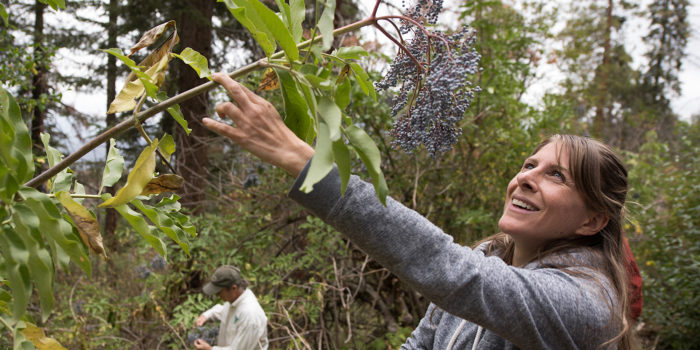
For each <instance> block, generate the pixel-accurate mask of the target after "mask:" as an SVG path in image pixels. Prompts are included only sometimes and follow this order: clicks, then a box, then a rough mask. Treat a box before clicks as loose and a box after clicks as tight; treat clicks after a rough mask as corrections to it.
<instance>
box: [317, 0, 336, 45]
mask: <svg viewBox="0 0 700 350" xmlns="http://www.w3.org/2000/svg"><path fill="white" fill-rule="evenodd" d="M323 4H324V5H325V8H324V9H323V13H322V14H321V19H319V20H318V30H319V31H320V32H321V35H322V36H323V38H322V39H323V46H322V49H323V51H325V50H328V49H330V48H331V45H333V19H334V18H335V0H326V1H325V2H324V3H323Z"/></svg>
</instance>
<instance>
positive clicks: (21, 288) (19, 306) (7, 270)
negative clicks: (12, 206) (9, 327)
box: [0, 225, 32, 321]
mask: <svg viewBox="0 0 700 350" xmlns="http://www.w3.org/2000/svg"><path fill="white" fill-rule="evenodd" d="M2 233H3V234H2V235H0V251H2V257H3V259H4V260H5V263H4V264H3V266H2V268H3V270H2V273H3V277H4V278H7V281H8V282H9V283H8V284H9V285H10V290H11V291H12V298H13V300H12V317H13V319H14V320H15V321H17V320H20V319H21V318H22V316H23V315H24V313H25V310H26V307H27V304H28V302H29V297H30V296H31V293H32V282H31V278H30V276H29V269H28V267H27V264H28V263H29V252H28V251H27V248H26V247H25V245H24V242H23V241H22V239H21V238H20V237H19V235H18V234H17V233H16V232H15V231H14V230H13V229H11V228H9V225H3V226H2Z"/></svg>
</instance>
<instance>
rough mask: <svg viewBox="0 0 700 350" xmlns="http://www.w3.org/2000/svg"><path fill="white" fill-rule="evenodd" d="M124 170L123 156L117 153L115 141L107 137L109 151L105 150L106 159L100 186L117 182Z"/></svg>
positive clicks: (107, 185)
mask: <svg viewBox="0 0 700 350" xmlns="http://www.w3.org/2000/svg"><path fill="white" fill-rule="evenodd" d="M122 171H124V157H122V156H121V154H119V149H117V147H116V141H115V140H114V139H109V151H107V161H106V162H105V169H104V171H102V184H101V185H100V187H109V186H112V185H114V184H115V183H117V181H119V179H120V178H121V177H122Z"/></svg>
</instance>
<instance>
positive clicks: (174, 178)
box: [141, 174, 185, 196]
mask: <svg viewBox="0 0 700 350" xmlns="http://www.w3.org/2000/svg"><path fill="white" fill-rule="evenodd" d="M183 182H185V180H184V179H183V178H182V176H180V175H176V174H163V175H160V176H158V177H156V178H154V179H151V181H149V182H148V184H147V185H146V187H144V188H143V191H141V195H142V196H145V195H147V194H159V193H163V192H176V191H177V190H179V189H180V188H181V187H182V183H183Z"/></svg>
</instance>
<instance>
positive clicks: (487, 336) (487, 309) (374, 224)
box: [289, 164, 618, 350]
mask: <svg viewBox="0 0 700 350" xmlns="http://www.w3.org/2000/svg"><path fill="white" fill-rule="evenodd" d="M308 166H309V164H307V166H306V168H305V169H304V170H303V171H302V173H301V174H300V175H299V177H298V178H297V180H296V182H295V183H294V186H293V187H292V190H291V191H290V192H289V197H290V198H292V199H293V200H295V201H296V202H298V203H299V204H301V205H302V206H304V207H306V208H307V209H308V210H310V211H311V212H312V213H314V214H315V215H317V216H318V217H320V218H321V219H322V220H324V221H325V222H326V223H328V224H329V225H331V226H333V227H334V228H335V229H337V230H338V231H339V232H341V233H342V234H343V235H345V236H346V237H347V238H348V239H350V240H351V241H352V242H353V243H354V244H356V245H357V246H358V247H360V248H361V249H362V250H363V251H364V252H365V253H367V254H368V255H369V256H371V257H372V258H373V259H375V260H376V261H377V262H379V263H380V264H382V265H383V266H384V267H386V268H387V269H389V270H390V271H391V272H393V273H395V274H396V275H397V276H398V277H399V278H400V279H401V280H402V281H403V282H404V283H406V284H408V285H409V286H410V287H411V288H413V289H414V290H416V291H418V292H420V293H421V294H422V295H423V296H424V297H426V298H427V299H428V300H430V301H431V302H432V304H431V305H430V307H429V308H428V310H427V312H426V315H425V317H424V318H423V319H422V320H421V322H420V324H419V325H418V327H417V328H416V329H415V330H414V331H413V333H412V334H411V336H410V337H409V338H408V339H407V340H406V343H405V344H404V345H403V346H402V347H401V349H440V350H442V349H473V344H474V342H475V340H478V341H477V347H475V348H476V349H595V348H597V347H598V346H600V345H601V344H603V343H604V342H606V341H607V340H610V339H611V338H613V337H614V336H615V335H616V334H617V333H618V330H617V329H616V328H615V327H612V326H610V316H611V307H610V305H611V304H612V303H615V302H616V299H615V298H614V293H613V290H612V289H611V287H610V285H609V283H608V280H607V279H606V278H605V277H604V276H602V275H601V274H600V273H598V272H596V271H594V270H592V269H589V268H585V267H580V266H573V267H571V268H570V269H571V270H575V271H577V272H582V273H585V274H587V275H588V276H589V277H588V278H585V277H577V276H574V275H572V274H569V273H566V272H564V271H562V270H560V269H555V268H547V267H546V266H543V265H542V264H538V263H531V264H529V265H527V266H525V267H524V268H518V267H513V266H510V265H507V264H506V263H505V262H504V261H503V260H502V259H500V258H499V257H495V256H485V255H484V253H483V251H482V249H477V250H472V249H470V248H468V247H464V246H461V245H459V244H456V243H454V242H453V239H452V236H450V235H447V234H445V233H444V232H443V231H442V230H441V229H440V228H438V227H436V226H435V225H433V224H432V223H431V222H430V221H428V220H427V219H426V218H424V217H423V216H421V215H420V214H418V213H417V212H415V211H413V210H411V209H409V208H407V207H405V206H403V205H402V204H401V203H399V202H397V201H395V200H393V199H391V198H387V202H386V207H385V206H383V205H382V204H381V203H380V202H379V201H378V200H377V198H376V195H375V192H374V188H373V187H372V185H371V184H368V183H366V182H363V181H361V180H360V179H359V178H357V177H356V176H352V177H351V178H350V181H349V183H348V186H347V189H346V191H345V194H344V195H341V193H340V176H339V174H338V172H337V170H336V169H334V170H332V171H331V172H330V173H329V174H328V175H327V176H326V177H325V178H324V179H323V180H322V181H321V182H319V183H317V184H315V185H314V186H313V191H311V192H310V193H303V192H301V191H300V190H299V187H300V186H301V184H302V182H303V179H304V178H305V176H306V172H307V170H308ZM480 248H481V247H480ZM567 257H570V258H573V259H574V260H578V261H581V262H582V264H583V265H586V264H588V265H590V264H593V265H595V263H594V261H591V259H592V257H591V255H590V254H586V252H585V251H584V250H581V251H573V252H570V253H569V254H568V255H567ZM545 264H546V262H545ZM480 328H483V329H480ZM477 333H478V336H477ZM477 338H478V339H477ZM608 348H613V349H614V348H615V347H614V346H613V347H608Z"/></svg>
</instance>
